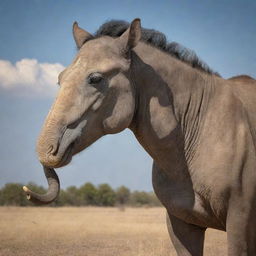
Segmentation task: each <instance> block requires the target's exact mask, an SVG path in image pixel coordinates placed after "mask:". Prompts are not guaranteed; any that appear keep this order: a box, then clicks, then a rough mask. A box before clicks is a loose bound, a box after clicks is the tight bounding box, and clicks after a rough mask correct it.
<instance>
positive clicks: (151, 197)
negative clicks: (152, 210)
mask: <svg viewBox="0 0 256 256" xmlns="http://www.w3.org/2000/svg"><path fill="white" fill-rule="evenodd" d="M148 196H149V200H150V206H163V205H162V203H161V202H160V201H159V199H158V198H157V196H156V194H155V193H154V192H148Z"/></svg>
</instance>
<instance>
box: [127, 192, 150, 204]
mask: <svg viewBox="0 0 256 256" xmlns="http://www.w3.org/2000/svg"><path fill="white" fill-rule="evenodd" d="M130 203H131V205H134V206H142V205H150V197H149V195H148V193H147V192H144V191H134V192H132V194H131V200H130Z"/></svg>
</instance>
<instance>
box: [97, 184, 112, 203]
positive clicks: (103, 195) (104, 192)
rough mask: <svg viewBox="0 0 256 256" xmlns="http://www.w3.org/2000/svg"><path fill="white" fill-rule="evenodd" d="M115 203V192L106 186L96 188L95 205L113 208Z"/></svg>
mask: <svg viewBox="0 0 256 256" xmlns="http://www.w3.org/2000/svg"><path fill="white" fill-rule="evenodd" d="M115 202H116V194H115V191H114V190H113V189H112V188H111V187H110V186H109V185H108V184H101V185H99V186H98V196H97V204H98V205H100V206H114V205H115Z"/></svg>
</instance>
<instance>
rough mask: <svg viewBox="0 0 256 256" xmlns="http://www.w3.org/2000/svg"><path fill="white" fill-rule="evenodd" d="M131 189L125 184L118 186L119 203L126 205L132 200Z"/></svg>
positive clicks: (117, 197) (117, 199) (117, 198)
mask: <svg viewBox="0 0 256 256" xmlns="http://www.w3.org/2000/svg"><path fill="white" fill-rule="evenodd" d="M130 194H131V192H130V190H129V188H127V187H125V186H121V187H119V188H117V190H116V203H117V204H118V205H121V206H123V205H125V204H127V203H128V202H129V200H130Z"/></svg>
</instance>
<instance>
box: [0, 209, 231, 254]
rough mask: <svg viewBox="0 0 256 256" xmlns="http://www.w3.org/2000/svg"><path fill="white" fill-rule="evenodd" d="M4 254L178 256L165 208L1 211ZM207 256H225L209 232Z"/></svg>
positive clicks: (220, 239) (220, 237)
mask: <svg viewBox="0 0 256 256" xmlns="http://www.w3.org/2000/svg"><path fill="white" fill-rule="evenodd" d="M0 255H1V256H2V255H3V256H9V255H10V256H12V255H18V256H25V255H26V256H30V255H36V256H41V255H44V256H45V255H48V256H51V255H56V256H62V255H69V256H71V255H74V256H79V255H83V256H87V255H90V256H91V255H92V256H167V255H168V256H170V255H171V256H172V255H173V256H174V255H176V254H175V251H174V249H173V247H172V245H171V243H170V241H169V237H168V233H167V229H166V226H165V211H164V209H163V208H137V209H135V208H127V209H125V211H121V210H120V209H117V208H96V207H87V208H68V207H66V208H45V207H44V208H36V207H35V208H32V207H31V208H28V207H27V208H19V207H0ZM205 255H209V256H210V255H212V256H213V255H214V256H216V255H219V256H222V255H226V235H225V233H224V232H220V231H215V230H209V231H207V235H206V243H205Z"/></svg>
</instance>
